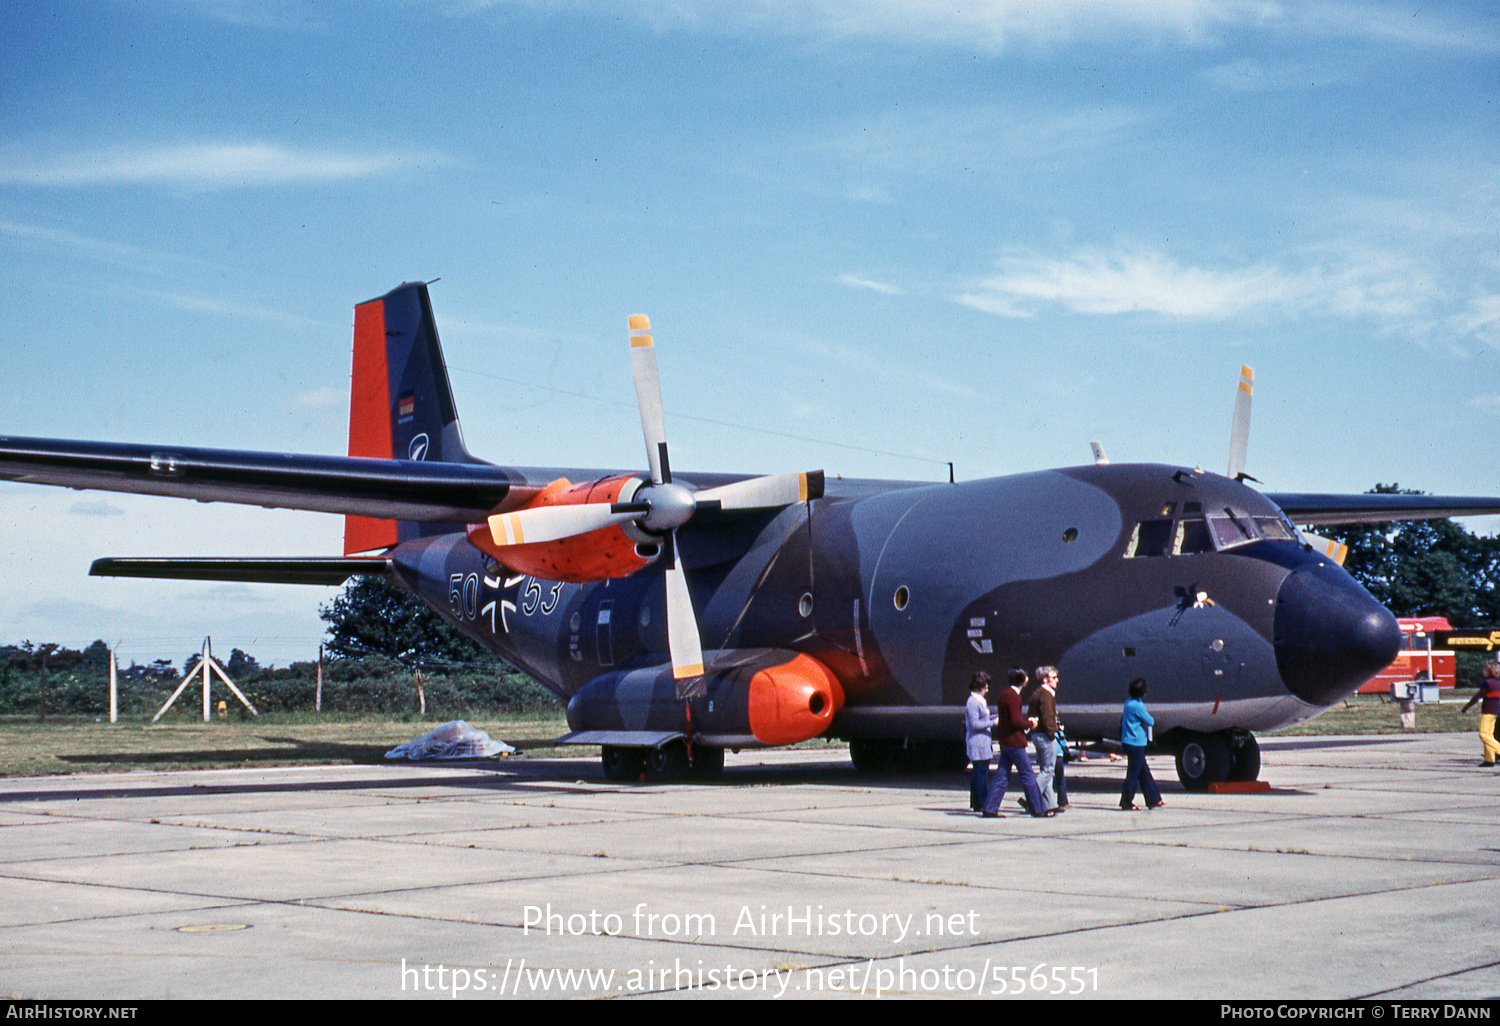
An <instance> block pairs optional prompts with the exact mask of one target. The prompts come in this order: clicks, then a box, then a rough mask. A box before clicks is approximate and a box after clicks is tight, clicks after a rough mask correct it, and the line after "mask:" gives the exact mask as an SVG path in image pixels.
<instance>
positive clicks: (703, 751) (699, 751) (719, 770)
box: [688, 745, 724, 780]
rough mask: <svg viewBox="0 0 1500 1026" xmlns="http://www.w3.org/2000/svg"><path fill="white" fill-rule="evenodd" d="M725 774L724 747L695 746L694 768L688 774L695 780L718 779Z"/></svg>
mask: <svg viewBox="0 0 1500 1026" xmlns="http://www.w3.org/2000/svg"><path fill="white" fill-rule="evenodd" d="M723 775H724V749H722V748H705V747H703V746H702V745H694V746H693V768H692V769H690V770H689V771H688V776H690V777H692V778H693V779H694V780H718V779H719V778H720V777H722V776H723Z"/></svg>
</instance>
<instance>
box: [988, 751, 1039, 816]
mask: <svg viewBox="0 0 1500 1026" xmlns="http://www.w3.org/2000/svg"><path fill="white" fill-rule="evenodd" d="M1012 768H1014V769H1015V771H1016V774H1017V775H1018V776H1019V777H1020V778H1021V787H1022V789H1023V790H1025V792H1026V801H1027V803H1028V804H1030V805H1031V814H1032V815H1033V816H1039V815H1041V814H1042V813H1043V812H1045V811H1046V806H1044V805H1043V804H1042V793H1041V791H1040V789H1038V788H1037V786H1036V774H1035V773H1033V772H1031V757H1030V756H1029V755H1027V754H1026V749H1024V748H1007V747H1006V746H1005V745H1001V746H1000V765H999V768H998V769H996V770H995V775H994V776H993V777H991V778H990V790H989V793H988V794H986V795H985V798H984V811H985V812H987V813H991V814H993V813H996V812H999V811H1000V803H1001V802H1003V801H1005V789H1006V788H1007V787H1009V786H1010V771H1011V769H1012Z"/></svg>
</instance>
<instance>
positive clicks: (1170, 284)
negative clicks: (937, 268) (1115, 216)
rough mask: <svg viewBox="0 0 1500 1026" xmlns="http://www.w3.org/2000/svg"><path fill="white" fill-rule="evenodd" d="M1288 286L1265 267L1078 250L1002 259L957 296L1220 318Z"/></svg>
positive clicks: (998, 305)
mask: <svg viewBox="0 0 1500 1026" xmlns="http://www.w3.org/2000/svg"><path fill="white" fill-rule="evenodd" d="M1295 288H1296V285H1295V283H1294V282H1292V281H1291V280H1289V279H1288V278H1287V277H1286V276H1285V275H1283V274H1281V273H1280V272H1279V271H1277V270H1276V269H1275V268H1272V267H1268V266H1265V265H1259V266H1255V267H1251V268H1247V269H1244V270H1236V271H1217V270H1210V269H1205V268H1196V267H1183V266H1181V265H1180V264H1178V263H1176V262H1175V261H1173V260H1170V259H1168V258H1167V257H1164V256H1161V255H1160V254H1156V253H1149V252H1144V251H1136V252H1128V253H1105V252H1103V251H1100V250H1095V249H1086V250H1081V251H1079V252H1077V253H1075V254H1073V255H1072V256H1070V257H1067V258H1064V259H1056V258H1050V257H1042V256H1038V255H1035V254H1028V255H1019V256H1010V257H1006V258H1005V259H1003V260H1001V262H1000V269H999V273H997V274H995V275H992V276H990V277H989V278H986V279H984V280H983V281H982V282H980V286H979V289H978V290H977V291H974V292H969V293H965V294H963V295H960V296H959V297H958V301H959V302H960V303H962V304H964V305H965V306H970V307H973V308H975V309H977V310H983V311H985V312H987V313H994V314H1000V315H1002V316H1012V317H1014V316H1025V315H1027V314H1029V313H1031V312H1034V310H1035V308H1036V307H1037V306H1040V305H1061V306H1064V307H1066V308H1068V309H1070V310H1072V311H1074V312H1075V313H1086V314H1119V313H1131V312H1146V313H1161V314H1167V315H1168V316H1172V317H1207V318H1223V317H1230V316H1233V315H1235V314H1239V313H1242V312H1244V311H1245V310H1248V309H1251V308H1252V307H1256V306H1260V305H1263V304H1265V303H1267V302H1268V301H1275V299H1274V298H1273V297H1282V299H1283V301H1285V298H1286V297H1288V296H1289V294H1290V293H1291V292H1293V291H1294V290H1295Z"/></svg>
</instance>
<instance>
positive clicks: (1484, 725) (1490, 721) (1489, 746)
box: [1462, 663, 1500, 766]
mask: <svg viewBox="0 0 1500 1026" xmlns="http://www.w3.org/2000/svg"><path fill="white" fill-rule="evenodd" d="M1478 701H1483V702H1484V704H1483V705H1481V706H1480V707H1479V743H1480V744H1482V745H1484V761H1483V762H1481V763H1480V764H1479V765H1481V766H1494V765H1495V757H1496V756H1497V755H1500V741H1496V740H1495V717H1496V716H1497V715H1500V663H1485V664H1484V685H1483V686H1482V687H1480V689H1479V690H1478V691H1477V692H1475V693H1474V697H1473V698H1471V699H1469V702H1468V704H1467V705H1465V706H1464V707H1463V710H1462V711H1463V712H1468V711H1469V709H1470V707H1471V706H1473V704H1474V703H1475V702H1478Z"/></svg>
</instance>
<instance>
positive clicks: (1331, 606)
mask: <svg viewBox="0 0 1500 1026" xmlns="http://www.w3.org/2000/svg"><path fill="white" fill-rule="evenodd" d="M1273 629H1274V632H1275V646H1276V666H1277V668H1278V669H1279V670H1280V671H1281V679H1282V681H1283V682H1284V683H1285V684H1286V687H1287V690H1288V691H1290V692H1291V693H1292V694H1294V695H1296V696H1297V697H1298V698H1300V699H1302V700H1303V701H1304V702H1308V703H1311V704H1312V705H1331V704H1332V703H1334V702H1336V701H1338V700H1339V699H1341V698H1343V697H1344V696H1345V695H1347V694H1349V693H1350V692H1351V691H1353V690H1354V689H1355V688H1357V687H1359V685H1361V684H1363V683H1364V682H1365V681H1367V680H1369V679H1370V678H1371V677H1373V676H1374V675H1375V674H1376V673H1377V672H1378V671H1380V670H1381V669H1383V668H1384V667H1386V666H1389V665H1390V663H1391V661H1392V660H1393V659H1395V658H1396V652H1397V651H1398V650H1399V649H1400V647H1401V628H1400V626H1398V625H1397V623H1396V618H1395V617H1394V616H1392V615H1391V613H1390V611H1389V610H1388V609H1386V608H1385V607H1384V606H1382V605H1381V604H1380V603H1378V602H1376V601H1375V599H1374V598H1373V597H1372V596H1371V595H1370V593H1369V592H1367V591H1365V589H1364V588H1362V587H1360V585H1359V583H1358V582H1356V581H1355V580H1354V578H1352V577H1350V576H1349V575H1348V574H1347V573H1345V572H1344V570H1343V568H1342V567H1339V566H1336V565H1334V564H1331V563H1322V562H1319V563H1308V564H1304V565H1303V566H1300V567H1298V568H1297V569H1295V570H1293V571H1292V572H1291V573H1290V574H1288V575H1287V577H1286V579H1285V580H1284V581H1282V582H1281V589H1280V592H1279V593H1278V595H1277V596H1276V619H1275V623H1274V627H1273Z"/></svg>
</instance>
